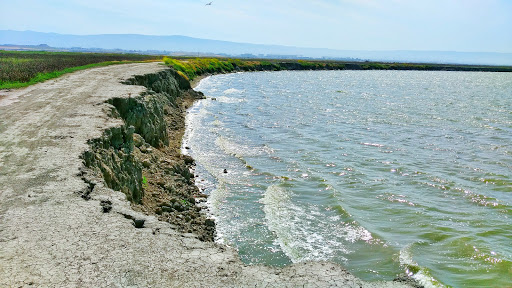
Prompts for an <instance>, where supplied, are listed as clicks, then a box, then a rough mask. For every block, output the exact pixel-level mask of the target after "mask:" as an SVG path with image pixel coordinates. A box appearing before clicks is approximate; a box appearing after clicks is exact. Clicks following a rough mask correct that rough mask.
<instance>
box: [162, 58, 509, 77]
mask: <svg viewBox="0 0 512 288" xmlns="http://www.w3.org/2000/svg"><path fill="white" fill-rule="evenodd" d="M164 62H165V63H166V64H167V65H169V66H171V67H173V68H174V69H176V70H177V71H179V72H181V73H183V74H184V75H185V76H186V77H187V78H188V79H189V80H193V79H194V78H195V77H197V76H200V75H204V74H217V73H229V72H235V71H279V70H423V71H487V72H512V67H510V66H504V67H497V66H476V65H448V64H414V63H380V62H344V61H320V60H319V61H316V60H314V61H313V60H282V59H276V60H267V59H265V60H257V59H256V60H240V59H231V58H188V57H182V58H176V57H173V58H169V57H164Z"/></svg>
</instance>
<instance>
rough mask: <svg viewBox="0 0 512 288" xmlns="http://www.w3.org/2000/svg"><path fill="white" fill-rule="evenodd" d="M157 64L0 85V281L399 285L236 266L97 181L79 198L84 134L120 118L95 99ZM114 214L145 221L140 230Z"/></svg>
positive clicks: (312, 269)
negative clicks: (107, 205) (9, 87)
mask: <svg viewBox="0 0 512 288" xmlns="http://www.w3.org/2000/svg"><path fill="white" fill-rule="evenodd" d="M161 69H164V66H162V65H159V64H158V63H144V64H126V65H115V66H108V67H102V68H95V69H90V70H83V71H78V72H76V73H73V74H68V75H66V76H64V77H61V78H59V79H56V80H50V81H47V82H44V83H41V84H37V85H34V86H31V87H28V88H25V89H21V90H16V91H1V93H0V94H1V95H2V96H3V97H1V99H0V287H303V286H305V287H328V286H340V287H383V286H390V287H391V286H392V287H408V286H406V285H405V284H402V283H397V282H393V283H366V282H362V281H361V280H359V279H357V278H355V277H353V276H352V275H350V274H349V273H347V272H346V271H345V270H344V269H343V268H342V267H340V266H338V265H335V264H330V263H305V264H298V265H292V266H289V267H286V268H284V269H274V268H269V267H264V266H246V265H244V264H243V263H241V262H240V260H239V259H238V256H237V254H236V251H234V250H233V249H231V248H228V247H224V246H220V245H218V244H215V243H211V242H201V241H199V240H197V239H196V238H195V237H194V235H190V234H183V233H178V232H176V231H175V230H173V229H172V227H171V226H170V225H169V224H167V223H164V222H161V221H158V220H157V219H156V218H154V217H151V216H145V215H142V214H140V213H137V212H134V211H133V210H132V209H131V208H130V204H129V203H128V202H127V201H126V200H125V196H124V194H122V193H120V192H115V191H113V190H111V189H108V188H106V187H103V185H102V184H99V185H98V186H99V187H97V189H95V190H94V192H93V194H92V195H91V196H92V199H91V200H89V201H86V200H84V199H82V198H81V197H79V195H78V193H77V192H78V191H81V190H82V189H84V188H85V187H86V184H85V183H84V182H83V181H82V180H81V178H80V177H79V176H77V175H78V174H79V169H80V167H82V161H81V159H80V158H79V156H80V155H81V154H82V152H83V151H85V150H86V149H88V145H87V140H88V139H92V138H97V137H100V136H101V134H102V131H103V130H104V129H106V128H108V127H112V126H116V125H120V124H121V123H119V120H114V119H111V118H109V117H108V116H107V113H108V111H110V107H109V106H108V105H107V104H105V103H104V101H105V100H107V99H109V98H112V97H129V96H130V95H137V94H138V93H141V92H142V91H143V90H144V89H145V88H144V87H140V86H129V85H123V84H120V81H122V80H125V79H127V78H129V77H130V76H132V75H135V74H139V75H140V74H147V73H152V72H156V71H159V70H161ZM105 199H109V200H111V201H112V202H113V209H112V212H110V213H103V212H102V209H101V206H100V201H101V200H105ZM122 214H126V215H133V217H136V218H139V219H140V218H141V219H145V220H146V224H145V226H144V228H140V229H137V228H135V227H134V225H133V221H132V220H129V219H126V218H125V217H124V216H123V215H122Z"/></svg>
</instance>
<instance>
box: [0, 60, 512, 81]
mask: <svg viewBox="0 0 512 288" xmlns="http://www.w3.org/2000/svg"><path fill="white" fill-rule="evenodd" d="M140 61H162V56H150V55H140V54H107V53H77V52H37V51H0V89H13V88H21V87H26V86H29V85H32V84H35V83H39V82H43V81H45V80H48V79H52V78H56V77H59V76H61V75H62V74H65V73H70V72H73V71H77V70H82V69H86V68H90V67H97V66H107V65H113V64H121V63H131V62H140ZM163 61H164V62H165V64H167V65H169V66H171V67H173V68H174V69H176V70H177V71H178V72H179V73H181V74H182V75H183V76H185V77H186V78H187V79H188V80H193V79H194V78H195V77H197V76H199V75H205V74H218V73H229V72H235V71H278V70H427V71H496V72H512V67H510V66H508V67H497V66H475V65H447V64H416V63H379V62H346V61H330V60H282V59H244V60H242V59H232V58H194V57H172V58H171V57H164V58H163Z"/></svg>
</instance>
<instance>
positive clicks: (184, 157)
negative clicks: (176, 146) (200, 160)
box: [182, 155, 194, 165]
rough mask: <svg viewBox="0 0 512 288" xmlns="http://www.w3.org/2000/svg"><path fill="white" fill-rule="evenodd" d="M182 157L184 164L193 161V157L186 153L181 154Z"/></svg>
mask: <svg viewBox="0 0 512 288" xmlns="http://www.w3.org/2000/svg"><path fill="white" fill-rule="evenodd" d="M182 158H183V161H185V164H187V165H190V164H193V163H194V158H192V157H190V156H188V155H183V156H182Z"/></svg>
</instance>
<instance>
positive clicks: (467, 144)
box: [183, 71, 512, 287]
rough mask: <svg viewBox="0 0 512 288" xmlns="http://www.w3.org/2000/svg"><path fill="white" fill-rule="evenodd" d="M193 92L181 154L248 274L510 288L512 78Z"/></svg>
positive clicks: (409, 74) (456, 75)
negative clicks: (264, 270) (338, 269)
mask: <svg viewBox="0 0 512 288" xmlns="http://www.w3.org/2000/svg"><path fill="white" fill-rule="evenodd" d="M196 90H199V91H202V92H203V93H204V94H205V95H206V96H207V99H204V100H200V101H198V102H196V104H195V105H194V106H193V107H192V108H191V109H190V110H189V111H188V115H187V132H186V135H185V137H184V142H183V151H184V152H185V153H188V154H190V155H191V156H192V157H194V158H195V159H196V161H197V168H196V171H195V173H196V174H197V175H198V177H197V178H196V181H197V184H198V186H200V187H201V189H204V191H205V193H206V194H209V200H208V205H209V207H210V212H211V213H212V215H213V217H215V219H216V223H217V241H219V242H222V243H225V244H227V245H230V246H233V247H235V248H237V249H238V251H239V254H240V257H241V258H242V260H243V261H244V262H246V263H248V264H258V263H263V264H266V265H275V266H283V265H287V264H290V263H293V262H301V261H332V262H337V263H339V264H341V265H343V266H344V267H346V268H347V269H348V270H349V271H350V272H351V273H353V274H355V275H356V276H358V277H360V278H362V279H364V280H369V281H372V280H392V279H393V278H395V277H396V276H397V275H399V274H401V273H407V274H409V275H411V276H412V277H414V278H415V279H417V280H418V281H420V282H421V283H423V284H424V285H426V286H427V287H428V286H443V285H448V286H454V287H508V286H510V285H512V74H507V73H483V72H426V71H280V72H254V73H235V74H225V75H216V76H211V77H208V78H205V79H203V80H202V81H201V82H200V84H199V85H198V87H196ZM185 147H186V148H187V149H185Z"/></svg>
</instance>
